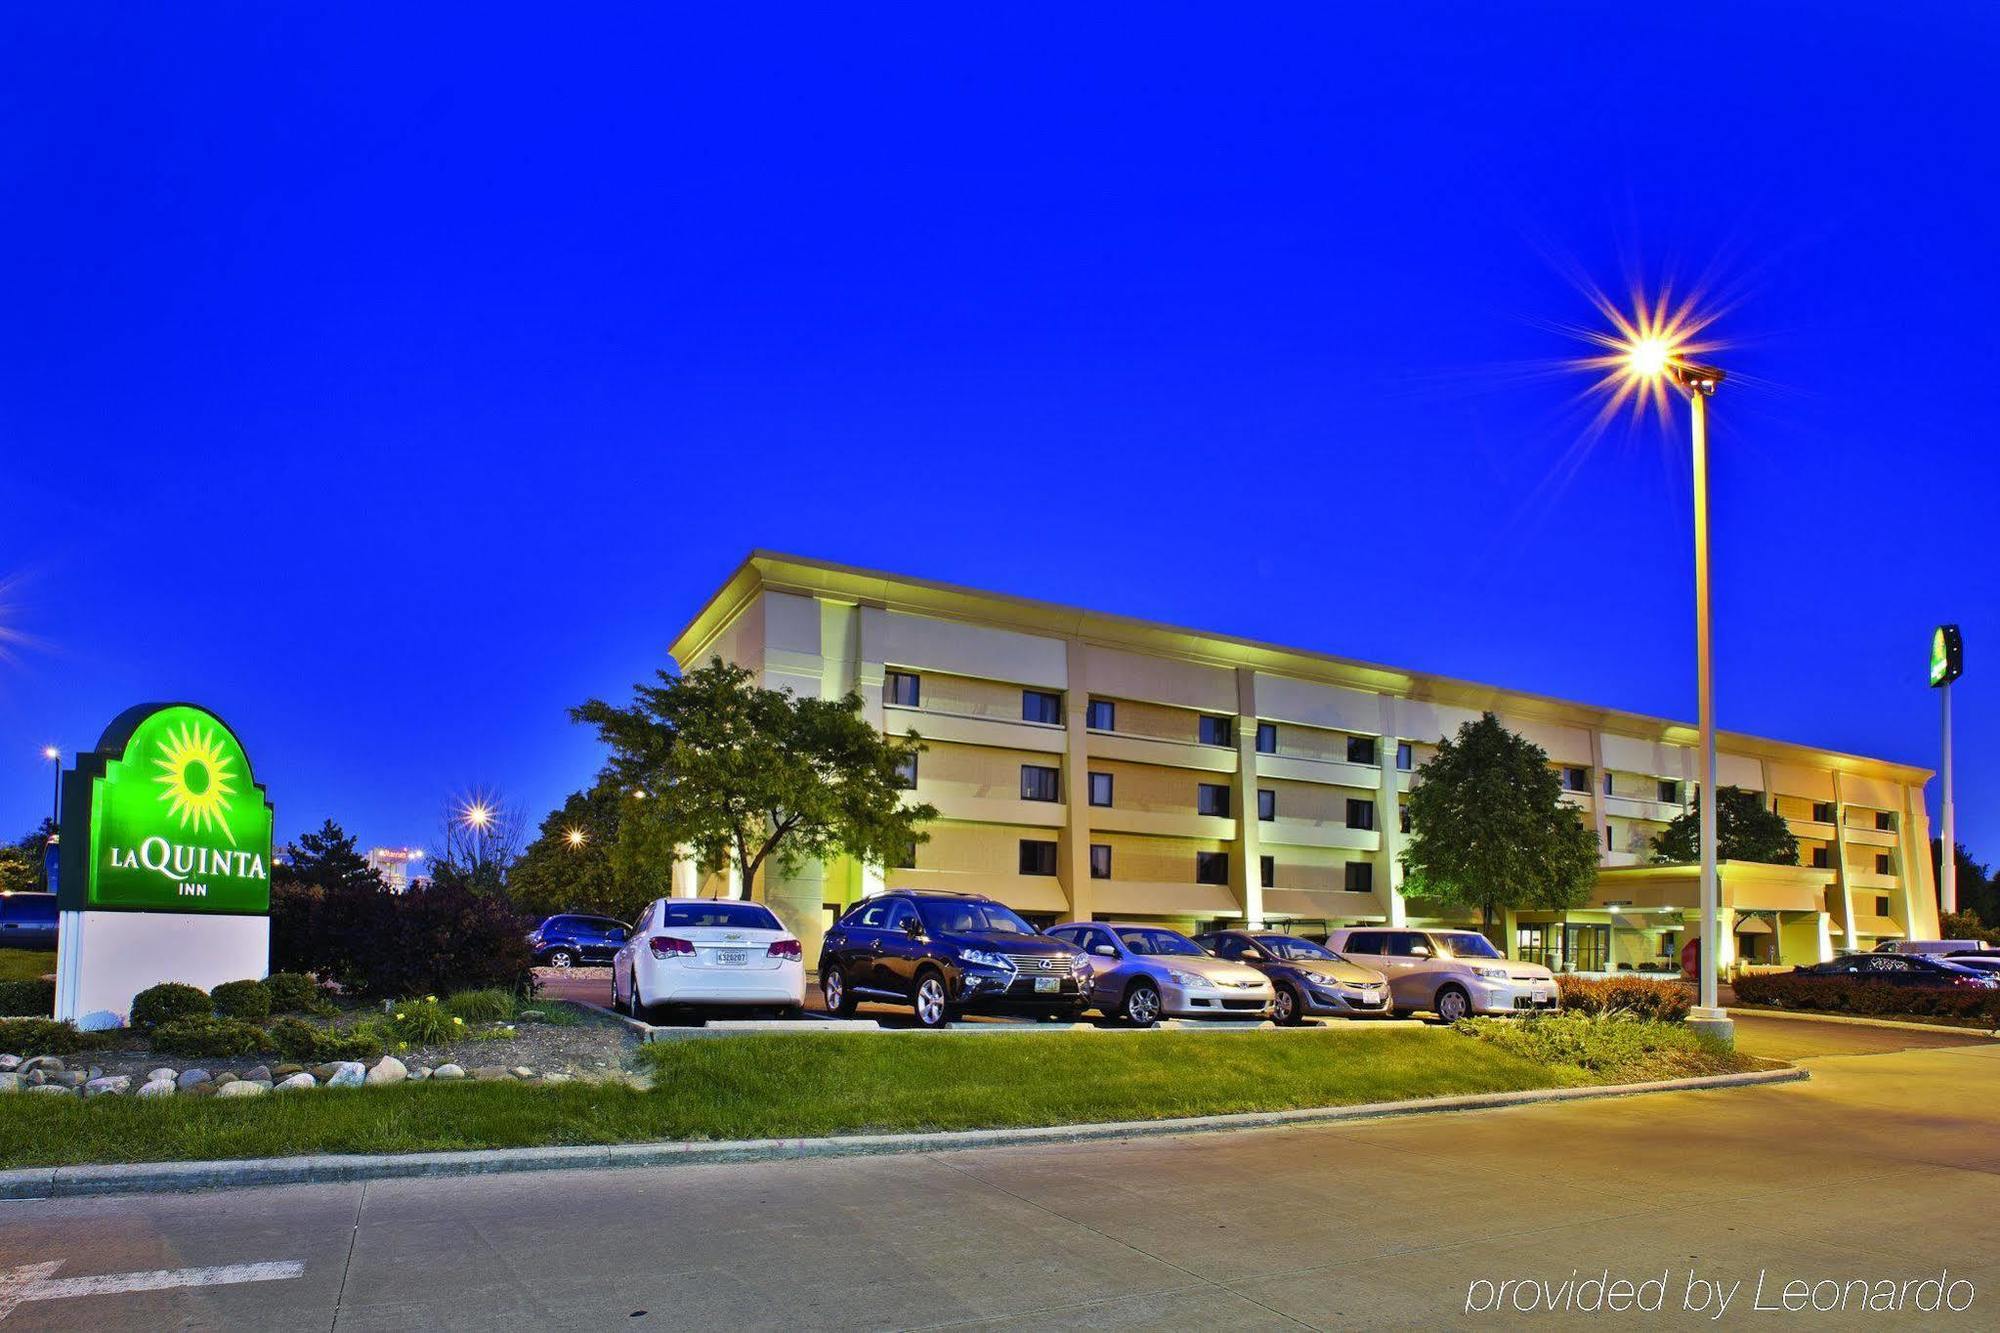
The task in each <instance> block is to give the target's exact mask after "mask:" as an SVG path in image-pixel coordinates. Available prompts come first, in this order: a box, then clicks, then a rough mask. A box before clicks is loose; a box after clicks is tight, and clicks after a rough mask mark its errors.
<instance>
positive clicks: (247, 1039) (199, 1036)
mask: <svg viewBox="0 0 2000 1333" xmlns="http://www.w3.org/2000/svg"><path fill="white" fill-rule="evenodd" d="M152 1042H153V1050H154V1051H155V1052H157V1053H158V1054H160V1055H187V1056H194V1057H197V1058H200V1059H211V1060H230V1059H235V1058H237V1057H239V1056H246V1055H258V1054H261V1053H262V1052H264V1051H267V1050H270V1049H271V1040H270V1038H269V1037H267V1036H266V1035H265V1034H264V1029H262V1028H260V1027H258V1026H257V1025H256V1024H255V1023H245V1022H244V1021H243V1020H242V1019H240V1018H177V1019H175V1020H173V1021H172V1022H171V1023H162V1024H160V1025H159V1026H158V1027H156V1028H154V1029H153V1034H152Z"/></svg>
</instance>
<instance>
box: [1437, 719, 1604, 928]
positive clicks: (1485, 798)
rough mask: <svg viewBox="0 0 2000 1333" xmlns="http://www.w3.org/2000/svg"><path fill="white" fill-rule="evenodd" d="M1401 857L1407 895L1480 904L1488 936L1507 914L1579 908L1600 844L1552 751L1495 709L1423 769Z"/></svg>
mask: <svg viewBox="0 0 2000 1333" xmlns="http://www.w3.org/2000/svg"><path fill="white" fill-rule="evenodd" d="M1402 861H1403V871H1404V883H1403V891H1404V892H1405V893H1407V894H1410V895H1412V896H1415V897H1419V898H1429V899H1432V900H1435V901H1437V902H1441V903H1445V904H1447V905H1450V906H1460V907H1477V908H1478V909H1479V913H1480V919H1481V920H1482V921H1483V922H1484V923H1485V926H1486V929H1487V931H1488V933H1489V934H1490V933H1491V931H1492V928H1493V920H1494V917H1495V916H1496V915H1497V914H1499V913H1500V912H1503V911H1505V910H1506V909H1508V908H1519V907H1540V906H1543V905H1544V904H1550V905H1554V906H1555V910H1567V907H1569V906H1576V905H1579V904H1581V903H1582V902H1583V901H1584V898H1585V895H1587V894H1588V893H1589V892H1590V888H1591V886H1592V885H1593V884H1595V883H1596V880H1597V838H1596V836H1595V835H1594V834H1593V833H1592V832H1591V830H1590V829H1588V828H1586V827H1585V826H1584V824H1583V823H1582V821H1581V820H1579V819H1578V818H1577V816H1576V811H1575V810H1573V809H1571V808H1570V807H1569V806H1567V805H1565V804H1564V803H1563V799H1562V783H1561V781H1560V780H1559V779H1558V778H1557V776H1556V773H1555V770H1554V769H1552V768H1550V767H1549V756H1548V752H1547V751H1545V750H1543V749H1542V747H1541V746H1539V745H1536V744H1535V743H1534V742H1532V741H1530V740H1528V739H1526V738H1525V737H1522V736H1518V735H1516V734H1515V733H1513V732H1511V731H1509V730H1507V728H1505V727H1503V726H1501V725H1500V719H1499V718H1497V717H1495V716H1494V715H1493V714H1491V713H1487V714H1484V715H1483V716H1481V717H1480V719H1479V720H1478V721H1477V722H1468V723H1466V724H1465V725H1464V726H1462V727H1460V728H1459V729H1458V735H1457V737H1455V738H1452V737H1447V738H1445V739H1443V740H1441V741H1439V742H1438V749H1437V753H1436V754H1434V755H1432V756H1431V758H1430V759H1429V760H1428V761H1427V762H1426V763H1425V764H1424V766H1423V768H1421V769H1420V770H1418V772H1417V781H1416V782H1415V784H1414V785H1413V786H1412V788H1411V791H1410V838H1409V841H1408V842H1407V843H1406V844H1405V845H1404V847H1403V854H1402Z"/></svg>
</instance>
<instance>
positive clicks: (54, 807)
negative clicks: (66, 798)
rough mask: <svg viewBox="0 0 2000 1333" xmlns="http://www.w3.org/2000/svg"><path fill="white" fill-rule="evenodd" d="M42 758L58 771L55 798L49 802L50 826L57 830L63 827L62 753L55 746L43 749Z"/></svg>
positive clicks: (46, 746)
mask: <svg viewBox="0 0 2000 1333" xmlns="http://www.w3.org/2000/svg"><path fill="white" fill-rule="evenodd" d="M42 758H44V759H46V760H48V761H49V766H50V767H52V768H54V769H55V771H56V793H55V798H54V799H53V800H51V801H50V802H49V824H50V825H51V826H52V827H53V828H56V829H60V828H61V827H62V751H61V750H59V749H57V748H56V747H55V746H53V745H44V746H43V747H42Z"/></svg>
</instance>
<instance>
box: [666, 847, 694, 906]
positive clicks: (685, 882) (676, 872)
mask: <svg viewBox="0 0 2000 1333" xmlns="http://www.w3.org/2000/svg"><path fill="white" fill-rule="evenodd" d="M667 893H668V895H669V896H670V897H674V898H699V897H700V896H701V868H700V867H699V866H697V865H695V863H694V853H693V852H691V851H689V850H688V849H687V848H685V847H681V848H677V849H676V850H675V854H674V868H673V872H672V875H671V877H670V880H669V883H668V886H667Z"/></svg>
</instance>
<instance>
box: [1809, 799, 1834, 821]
mask: <svg viewBox="0 0 2000 1333" xmlns="http://www.w3.org/2000/svg"><path fill="white" fill-rule="evenodd" d="M1832 822H1833V802H1832V801H1814V802H1813V823H1815V824H1831V823H1832Z"/></svg>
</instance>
